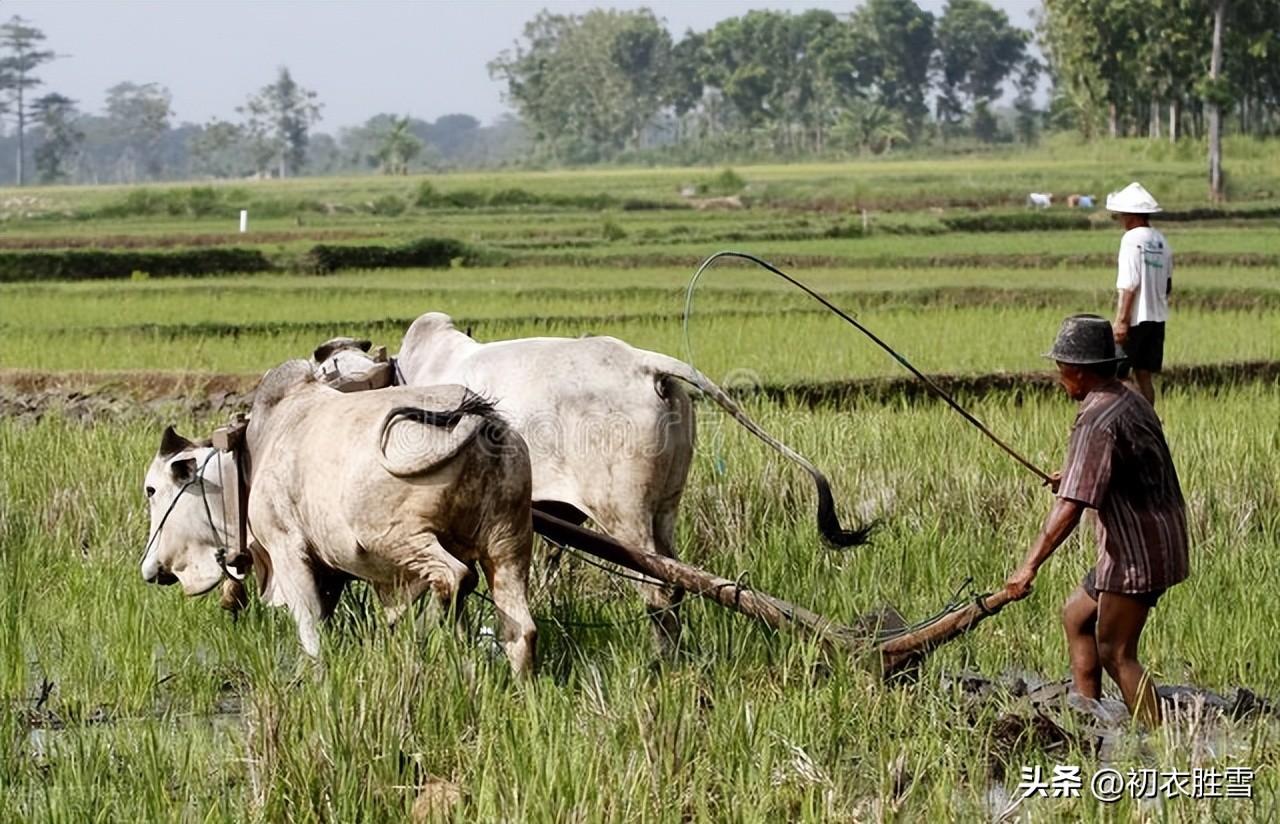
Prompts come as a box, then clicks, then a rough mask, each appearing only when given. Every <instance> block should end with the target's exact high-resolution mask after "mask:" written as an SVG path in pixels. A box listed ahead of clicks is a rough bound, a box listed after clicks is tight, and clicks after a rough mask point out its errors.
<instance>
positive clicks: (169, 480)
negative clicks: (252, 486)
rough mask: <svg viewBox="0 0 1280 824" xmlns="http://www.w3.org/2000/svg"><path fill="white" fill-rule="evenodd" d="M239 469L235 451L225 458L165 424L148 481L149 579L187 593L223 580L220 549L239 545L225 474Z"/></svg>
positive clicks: (145, 567) (196, 592) (146, 566)
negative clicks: (225, 495)
mask: <svg viewBox="0 0 1280 824" xmlns="http://www.w3.org/2000/svg"><path fill="white" fill-rule="evenodd" d="M234 471H235V470H234V465H233V464H232V463H231V460H230V456H223V457H222V460H221V461H220V460H219V457H218V456H217V455H215V454H214V449H213V447H211V446H209V445H207V444H204V445H202V444H196V443H193V442H191V441H189V440H187V439H186V438H184V437H182V436H181V435H179V434H178V433H177V432H175V431H174V430H173V427H172V426H169V427H166V428H165V430H164V435H163V436H162V437H161V438H160V448H159V450H157V452H156V456H155V457H154V458H153V459H152V460H151V465H150V466H149V467H147V474H146V479H145V481H144V491H145V492H146V495H147V505H148V507H149V508H150V511H151V531H150V533H149V540H148V543H147V548H146V554H145V555H144V557H143V559H142V579H143V580H144V581H146V582H147V583H151V584H175V583H177V584H182V591H183V592H185V593H186V594H187V595H203V594H204V593H206V592H208V591H209V590H211V589H213V588H214V587H216V586H217V585H218V583H219V582H220V581H221V580H222V576H223V568H222V564H221V563H220V562H219V560H218V553H219V550H220V549H223V548H224V547H229V546H234V544H233V538H232V533H231V531H230V530H229V529H228V525H227V523H226V517H225V514H224V513H225V512H226V509H225V507H224V506H223V497H222V496H223V488H224V487H223V483H222V479H221V477H220V476H225V477H227V478H234V477H235V475H234ZM232 494H234V493H232ZM206 503H207V504H208V507H207V509H206V506H205V505H206ZM245 560H246V561H247V559H245Z"/></svg>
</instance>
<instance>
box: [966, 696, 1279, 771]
mask: <svg viewBox="0 0 1280 824" xmlns="http://www.w3.org/2000/svg"><path fill="white" fill-rule="evenodd" d="M942 687H943V689H948V690H951V691H953V692H954V693H955V694H956V697H957V700H958V701H959V703H960V704H961V705H962V706H964V707H966V708H967V709H969V710H970V711H971V713H972V714H973V716H974V717H975V718H976V717H977V716H978V715H979V714H980V713H981V712H982V711H983V710H987V709H989V708H991V707H994V706H999V707H1005V708H1006V709H1005V710H1004V711H1003V712H1002V713H1001V714H1000V715H999V716H998V717H997V719H996V722H995V725H994V727H993V728H992V750H993V752H992V764H991V766H992V773H993V777H994V778H996V779H997V780H1000V779H1002V778H1003V765H1004V763H1005V762H1006V761H1007V756H1009V755H1010V754H1012V753H1013V751H1014V750H1015V749H1017V748H1018V747H1019V746H1022V745H1026V744H1031V745H1034V746H1038V747H1039V748H1041V749H1044V750H1045V751H1048V752H1052V751H1054V750H1056V749H1060V748H1061V749H1065V748H1067V747H1071V746H1075V747H1078V748H1080V749H1082V750H1085V751H1088V752H1093V753H1094V754H1096V756H1097V757H1098V758H1099V760H1101V761H1102V762H1103V763H1106V762H1109V761H1111V760H1112V759H1113V757H1114V756H1115V754H1116V750H1117V746H1118V744H1119V743H1120V740H1121V738H1122V736H1124V735H1131V734H1139V735H1141V734H1142V730H1141V728H1140V727H1138V726H1136V725H1134V724H1131V723H1130V718H1129V711H1128V709H1127V708H1126V707H1125V705H1124V702H1123V701H1120V700H1118V699H1116V698H1111V697H1107V696H1104V697H1103V698H1102V700H1100V701H1095V700H1094V699H1092V698H1085V697H1084V696H1081V695H1080V694H1078V693H1076V692H1074V691H1072V690H1071V682H1070V681H1069V680H1065V679H1064V680H1051V679H1046V678H1044V677H1042V676H1039V675H1036V674H1034V673H1018V672H1008V673H1004V674H1003V675H1001V676H998V677H996V678H987V677H985V676H982V675H979V674H977V673H972V672H961V673H955V674H947V675H944V676H943V678H942ZM1158 692H1159V695H1160V700H1161V713H1162V716H1163V718H1164V724H1165V725H1166V726H1173V727H1175V728H1176V729H1178V730H1179V731H1181V730H1183V729H1184V728H1185V729H1186V730H1191V731H1194V735H1195V738H1196V740H1195V741H1194V742H1192V743H1193V745H1194V748H1195V749H1198V750H1199V751H1200V752H1201V753H1203V754H1204V755H1206V756H1208V757H1223V756H1227V755H1230V754H1231V753H1232V752H1234V751H1235V750H1236V749H1237V748H1238V747H1243V748H1244V749H1245V750H1247V749H1248V746H1249V740H1248V735H1247V734H1244V735H1241V734H1240V731H1239V726H1240V725H1239V723H1238V722H1244V721H1262V722H1265V723H1278V724H1280V703H1278V702H1277V701H1276V700H1275V699H1271V698H1266V697H1263V696H1261V695H1259V694H1258V693H1256V692H1254V691H1253V690H1250V689H1248V688H1246V687H1236V688H1235V689H1234V690H1232V691H1231V692H1230V693H1228V694H1226V695H1223V694H1220V693H1217V692H1214V691H1212V690H1207V689H1203V688H1201V687H1196V686H1189V685H1164V686H1160V687H1159V688H1158Z"/></svg>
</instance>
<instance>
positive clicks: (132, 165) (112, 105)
mask: <svg viewBox="0 0 1280 824" xmlns="http://www.w3.org/2000/svg"><path fill="white" fill-rule="evenodd" d="M172 100H173V96H172V95H171V94H170V93H169V90H168V89H167V88H165V87H164V86H161V85H160V84H158V83H143V84H141V85H139V84H137V83H129V82H125V83H117V84H116V85H114V86H112V87H111V88H109V89H107V106H106V112H107V120H108V123H109V130H110V133H111V135H112V137H114V138H115V139H116V140H117V141H118V142H119V143H120V145H121V151H120V154H119V157H118V158H117V160H116V172H115V174H116V178H117V179H119V180H122V181H125V182H133V181H134V180H137V177H138V165H139V163H141V164H142V166H143V169H144V170H145V172H146V173H147V176H148V177H152V178H154V177H158V176H159V174H160V171H161V168H162V164H161V160H160V155H159V153H158V152H157V149H158V148H159V146H160V142H161V140H163V138H164V136H165V134H166V133H167V132H168V131H169V118H170V117H172V116H173V111H172V110H171V109H170V104H171V102H172Z"/></svg>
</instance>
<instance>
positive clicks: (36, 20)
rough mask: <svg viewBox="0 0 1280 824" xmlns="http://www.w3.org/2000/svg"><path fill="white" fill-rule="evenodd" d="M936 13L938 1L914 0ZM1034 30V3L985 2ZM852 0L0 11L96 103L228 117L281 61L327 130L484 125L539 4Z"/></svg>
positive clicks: (668, 4)
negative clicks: (369, 122)
mask: <svg viewBox="0 0 1280 824" xmlns="http://www.w3.org/2000/svg"><path fill="white" fill-rule="evenodd" d="M917 2H919V3H920V5H921V6H922V7H923V8H925V9H927V10H929V11H932V12H933V13H935V14H938V13H940V12H941V9H942V7H943V5H944V0H917ZM993 4H994V5H996V6H998V7H1000V8H1003V9H1005V10H1006V11H1007V12H1008V13H1009V16H1010V18H1011V20H1012V22H1013V23H1014V24H1015V25H1020V26H1023V27H1027V28H1029V27H1030V26H1031V17H1030V14H1031V11H1032V10H1033V9H1035V8H1038V7H1039V2H1038V0H994V3H993ZM858 5H860V3H859V2H857V0H846V2H830V0H804V1H803V2H790V3H789V2H785V1H784V2H778V1H777V0H775V2H757V1H756V0H683V2H681V0H650V2H639V1H638V0H637V2H632V1H631V0H598V1H593V0H587V1H586V2H578V1H577V0H530V2H517V0H471V2H464V1H463V0H415V1H414V2H410V0H401V1H400V2H396V1H394V0H363V2H357V0H292V2H288V1H287V0H257V2H254V1H253V0H152V1H151V2H138V1H137V0H133V1H131V2H126V1H125V0H38V1H37V0H0V18H3V19H8V18H9V17H11V16H12V15H15V14H17V15H20V16H22V17H25V18H27V19H28V20H30V21H31V23H33V24H34V25H35V26H36V27H38V28H40V29H42V30H43V31H44V33H45V34H46V35H47V36H48V41H47V45H48V46H49V47H50V48H52V49H54V50H56V51H57V52H58V53H59V54H61V55H66V57H64V58H63V59H60V60H58V61H56V62H54V63H51V64H48V65H46V66H44V67H42V68H41V69H40V71H39V76H40V77H41V78H42V79H43V80H44V81H45V86H46V88H47V89H48V90H50V91H58V92H61V93H63V94H65V95H67V96H69V97H71V98H74V99H75V100H77V101H79V103H80V107H81V109H82V110H84V111H90V112H97V111H99V110H100V109H101V108H102V103H103V99H104V96H105V95H104V92H105V90H106V89H107V87H109V86H111V85H113V84H115V83H118V82H121V81H125V80H128V81H132V82H135V83H147V82H156V83H162V84H164V85H166V86H168V87H169V89H170V91H172V92H173V109H174V112H175V113H176V115H177V120H178V121H184V120H186V121H192V122H197V123H199V122H204V121H206V120H208V119H209V118H211V117H214V116H218V117H222V118H224V119H228V120H229V119H234V118H235V107H236V106H238V105H240V104H242V103H243V102H244V100H245V98H246V97H247V96H248V95H249V94H250V93H251V92H254V91H256V90H257V89H259V88H261V87H262V86H264V85H266V84H267V83H269V82H270V81H271V80H272V79H274V77H275V72H276V68H277V67H278V66H282V65H284V66H288V67H289V69H290V70H291V71H292V72H293V76H294V78H295V79H296V80H297V81H298V82H299V83H300V84H302V85H303V86H305V87H306V88H309V89H312V90H314V91H316V92H317V93H318V94H319V99H320V101H321V102H322V103H323V104H324V111H323V115H324V119H323V121H322V126H321V128H323V129H326V130H336V129H337V128H339V127H342V126H350V125H356V124H359V123H362V122H364V121H365V120H366V119H368V118H369V117H371V116H372V115H375V114H378V113H379V112H394V113H404V114H411V115H413V116H415V117H421V118H424V119H427V120H433V119H435V118H436V117H439V116H440V115H442V114H449V113H451V112H466V113H468V114H473V115H475V116H476V117H479V118H480V119H481V120H482V121H485V122H489V121H491V120H493V119H494V118H495V117H497V116H498V115H500V114H501V113H502V112H504V111H506V110H507V107H506V106H505V104H504V103H503V102H502V99H501V91H502V90H501V87H500V84H498V83H497V82H495V81H493V80H490V79H489V72H488V69H487V68H486V65H485V64H486V63H488V61H489V60H491V59H492V58H493V57H495V56H496V55H497V54H498V53H499V52H500V51H502V50H503V49H505V48H508V47H510V46H511V45H512V43H513V42H514V41H515V40H516V39H517V38H519V36H520V32H521V29H522V28H523V26H524V23H525V21H527V20H528V19H529V18H531V17H533V16H534V15H535V14H537V12H538V11H539V10H540V9H543V8H549V9H551V10H552V11H555V12H561V13H573V12H583V11H586V10H588V9H591V8H595V7H612V8H618V9H634V8H640V7H642V6H648V7H649V8H651V9H653V10H654V13H656V14H657V15H658V16H659V17H662V18H665V19H666V21H667V26H668V28H670V29H671V31H672V33H673V34H674V35H675V36H677V37H678V36H679V35H680V34H681V33H683V32H684V31H685V29H688V28H693V29H697V30H703V29H706V28H709V27H710V26H712V25H713V24H714V23H715V22H716V21H717V20H720V19H723V18H725V17H735V16H738V15H740V14H743V13H744V12H746V11H749V10H750V9H760V8H774V9H789V10H793V11H801V10H804V9H808V8H824V9H830V10H832V11H835V12H848V11H852V10H853V9H855V8H857V7H858Z"/></svg>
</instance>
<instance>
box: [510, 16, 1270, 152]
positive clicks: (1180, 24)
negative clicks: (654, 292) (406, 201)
mask: <svg viewBox="0 0 1280 824" xmlns="http://www.w3.org/2000/svg"><path fill="white" fill-rule="evenodd" d="M1037 17H1038V26H1037V31H1036V32H1034V33H1033V32H1031V31H1027V30H1023V29H1020V28H1018V27H1016V26H1014V25H1012V24H1011V23H1010V21H1009V19H1008V16H1007V15H1006V14H1005V13H1004V12H1003V11H1000V10H999V9H996V8H994V7H993V6H991V5H990V4H989V3H987V2H985V1H984V0H949V2H948V3H947V4H946V6H945V7H944V8H943V11H942V13H941V14H940V15H938V16H936V17H935V16H934V15H933V14H931V13H929V12H927V11H925V10H923V9H921V8H920V7H919V5H917V4H916V3H915V2H914V0H866V2H865V3H863V4H862V5H861V6H860V7H859V8H857V9H856V10H855V11H853V12H852V13H850V14H846V15H838V14H834V13H832V12H829V11H821V10H808V11H803V12H799V13H790V12H779V11H752V12H748V13H747V14H745V15H743V16H741V17H734V18H729V19H726V20H722V21H720V22H719V23H717V24H716V25H715V26H713V27H712V28H711V29H709V30H707V31H701V32H697V31H687V32H685V34H684V36H683V37H681V38H680V39H679V40H676V39H674V38H673V37H672V36H671V34H670V33H669V32H668V31H667V29H666V28H665V27H664V25H663V24H662V22H661V21H660V20H659V19H657V18H656V17H655V16H654V14H653V13H652V12H651V11H648V10H645V9H642V10H639V11H616V10H603V9H596V10H591V11H587V12H585V13H583V14H575V15H563V14H553V13H551V12H548V11H543V12H541V13H539V14H538V15H537V16H535V17H534V18H533V19H532V20H530V21H529V22H528V23H527V24H526V26H525V30H524V36H523V37H522V39H521V40H520V41H519V42H518V43H517V44H516V45H515V46H514V47H513V48H512V49H509V50H507V51H504V52H503V53H502V54H500V55H499V56H498V57H497V58H496V59H494V60H493V61H492V62H491V63H490V65H489V70H490V73H491V75H492V76H493V77H494V78H496V79H499V80H500V81H501V82H503V84H504V86H505V92H506V97H507V100H508V101H509V102H510V103H511V104H512V105H513V106H514V107H515V108H516V109H517V110H518V111H519V113H520V116H521V117H522V119H523V120H524V121H525V123H526V124H527V125H528V126H529V128H530V131H531V134H532V136H533V138H534V140H535V141H536V144H537V146H538V148H539V149H540V150H541V151H542V152H543V153H544V154H546V155H548V156H550V157H553V158H556V159H559V160H564V161H591V160H599V159H604V158H608V157H612V156H618V155H620V154H625V153H626V152H628V151H633V150H639V149H644V148H646V147H651V146H655V145H658V146H662V145H666V146H675V147H687V146H695V147H705V154H706V155H707V156H708V157H711V156H715V155H716V154H718V153H721V152H723V151H724V150H726V149H728V150H731V151H733V150H736V151H751V150H756V151H759V152H771V153H775V154H777V153H783V154H792V155H797V154H809V153H813V152H822V151H825V150H827V149H828V148H831V147H839V148H844V149H855V150H859V151H864V152H877V153H878V152H884V151H888V150H889V149H891V148H892V147H894V146H898V145H906V144H921V143H929V142H945V141H948V140H953V139H957V138H966V139H970V140H973V139H976V140H979V141H986V142H990V141H995V140H1014V139H1018V140H1022V141H1026V142H1031V141H1034V140H1035V139H1036V136H1037V134H1038V133H1039V132H1040V131H1041V130H1042V129H1044V128H1046V127H1048V128H1057V129H1078V130H1079V131H1080V132H1081V133H1083V134H1084V135H1086V136H1088V137H1094V136H1101V135H1107V134H1109V135H1112V136H1119V135H1134V134H1143V135H1146V134H1150V135H1153V136H1158V135H1160V134H1161V133H1162V132H1161V126H1160V123H1161V121H1162V118H1165V115H1166V113H1167V125H1166V128H1165V130H1164V132H1165V133H1167V134H1168V136H1169V137H1170V138H1171V139H1176V138H1177V137H1178V136H1180V135H1182V134H1184V133H1187V132H1190V133H1192V134H1193V135H1196V136H1200V135H1204V134H1205V133H1206V132H1207V130H1208V128H1209V127H1208V124H1207V114H1208V113H1209V112H1210V110H1211V109H1212V108H1214V107H1215V106H1216V107H1218V108H1219V109H1220V110H1221V111H1223V112H1231V113H1232V114H1234V115H1235V119H1234V121H1233V126H1232V128H1234V129H1235V130H1237V131H1240V132H1245V133H1250V134H1257V135H1270V134H1274V133H1275V132H1276V131H1277V128H1278V126H1280V120H1278V119H1277V104H1278V103H1280V3H1278V2H1276V0H1044V2H1043V5H1042V8H1041V9H1040V11H1039V13H1038V15H1037ZM1215 20H1218V21H1219V26H1220V28H1221V30H1222V31H1224V32H1225V35H1224V36H1225V42H1224V44H1223V46H1222V49H1221V53H1222V55H1223V57H1222V60H1221V67H1220V71H1218V72H1217V73H1215V72H1214V70H1213V68H1212V65H1211V64H1212V55H1213V48H1212V40H1213V32H1214V29H1215ZM1033 42H1036V43H1038V45H1039V46H1040V50H1041V52H1042V54H1043V55H1044V57H1045V60H1044V61H1043V62H1042V61H1041V60H1039V59H1037V57H1036V56H1035V55H1034V54H1033V53H1032V50H1031V49H1030V46H1031V44H1032V43H1033ZM1046 75H1047V79H1048V82H1049V84H1050V87H1051V104H1050V106H1049V107H1048V109H1047V111H1041V110H1039V109H1038V108H1037V106H1036V104H1035V100H1036V90H1037V88H1038V86H1039V83H1040V78H1041V76H1046ZM1006 88H1008V89H1010V91H1013V92H1014V93H1015V95H1014V97H1013V100H1012V105H1011V106H1010V107H1007V108H1006V109H1005V111H1003V112H1001V113H1000V116H999V117H998V116H997V113H996V112H995V111H994V106H995V103H996V101H997V100H999V99H1000V98H1001V97H1002V96H1003V94H1004V92H1005V89H1006Z"/></svg>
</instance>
